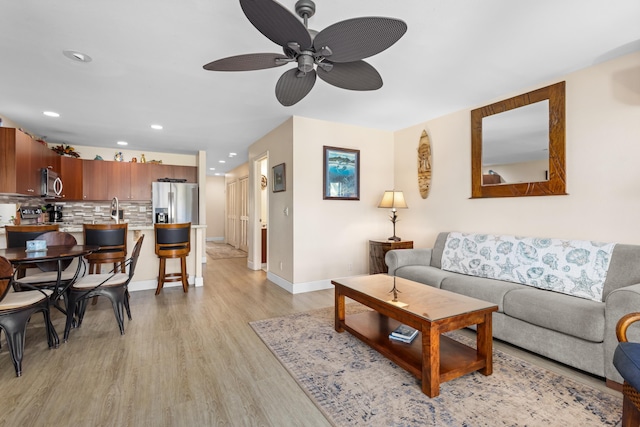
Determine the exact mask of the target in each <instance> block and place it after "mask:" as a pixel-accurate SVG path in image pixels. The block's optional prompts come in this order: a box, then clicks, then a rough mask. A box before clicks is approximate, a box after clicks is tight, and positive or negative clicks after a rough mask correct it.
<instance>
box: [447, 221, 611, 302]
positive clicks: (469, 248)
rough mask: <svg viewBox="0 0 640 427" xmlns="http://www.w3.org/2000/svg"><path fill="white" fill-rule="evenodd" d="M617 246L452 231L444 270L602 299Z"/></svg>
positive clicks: (582, 241)
mask: <svg viewBox="0 0 640 427" xmlns="http://www.w3.org/2000/svg"><path fill="white" fill-rule="evenodd" d="M614 247H615V243H600V242H592V241H588V240H562V239H548V238H535V237H519V236H507V235H491V234H467V233H458V232H451V233H449V236H448V237H447V241H446V243H445V250H444V252H443V254H442V269H443V270H448V271H453V272H456V273H462V274H468V275H471V276H478V277H487V278H491V279H498V280H507V281H510V282H515V283H522V284H524V285H529V286H534V287H536V288H541V289H548V290H553V291H556V292H562V293H565V294H568V295H573V296H575V297H579V298H585V299H590V300H593V301H602V291H603V287H604V283H605V280H606V277H607V270H608V268H609V262H610V260H611V254H612V252H613V249H614Z"/></svg>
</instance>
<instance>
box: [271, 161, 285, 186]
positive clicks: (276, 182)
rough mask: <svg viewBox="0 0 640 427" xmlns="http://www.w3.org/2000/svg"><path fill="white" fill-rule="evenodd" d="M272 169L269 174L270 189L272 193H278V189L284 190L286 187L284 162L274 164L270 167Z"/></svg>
mask: <svg viewBox="0 0 640 427" xmlns="http://www.w3.org/2000/svg"><path fill="white" fill-rule="evenodd" d="M271 170H272V171H273V173H272V176H271V182H272V187H271V190H272V191H273V192H274V193H278V192H280V191H285V190H286V189H287V185H286V182H287V179H286V178H287V177H286V175H285V173H286V172H285V167H284V163H280V164H279V165H275V166H274V167H272V168H271Z"/></svg>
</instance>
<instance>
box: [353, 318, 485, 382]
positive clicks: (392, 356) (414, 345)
mask: <svg viewBox="0 0 640 427" xmlns="http://www.w3.org/2000/svg"><path fill="white" fill-rule="evenodd" d="M398 325H400V322H399V321H397V320H395V319H392V318H390V317H386V316H384V315H382V314H380V313H378V312H376V311H367V312H364V313H359V314H352V315H347V316H346V317H345V322H344V324H343V328H344V330H346V331H348V332H349V333H351V334H352V335H354V336H355V337H357V338H358V339H360V340H361V341H363V342H365V343H366V344H367V345H369V346H371V347H372V348H374V349H375V350H377V351H378V352H380V353H381V354H382V355H384V356H385V357H386V358H387V359H389V360H392V361H393V362H394V363H396V364H397V365H398V366H400V367H402V368H403V369H405V370H407V371H408V372H410V373H411V374H412V375H414V376H416V377H417V378H418V379H422V333H418V336H417V337H416V338H415V339H414V340H413V341H412V342H411V343H410V344H407V343H403V342H399V341H393V340H392V339H390V338H389V334H390V333H391V331H393V330H394V329H395V328H397V327H398ZM485 366H486V361H485V359H484V358H482V357H480V356H479V355H478V352H477V351H476V349H475V348H471V347H469V346H467V345H465V344H462V343H460V342H458V341H455V340H453V339H451V338H449V337H446V336H443V335H440V381H439V382H441V383H442V382H445V381H450V380H452V379H454V378H458V377H460V376H462V375H465V374H468V373H470V372H474V371H477V370H480V369H482V368H484V367H485Z"/></svg>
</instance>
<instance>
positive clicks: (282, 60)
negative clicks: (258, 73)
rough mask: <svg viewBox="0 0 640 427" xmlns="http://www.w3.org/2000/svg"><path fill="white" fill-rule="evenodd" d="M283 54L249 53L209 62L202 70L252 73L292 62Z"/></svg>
mask: <svg viewBox="0 0 640 427" xmlns="http://www.w3.org/2000/svg"><path fill="white" fill-rule="evenodd" d="M290 61H291V59H290V58H287V57H286V56H285V55H283V54H281V53H248V54H246V55H237V56H229V57H228V58H222V59H218V60H217V61H213V62H209V63H208V64H206V65H204V66H203V67H202V68H204V69H205V70H209V71H251V70H264V69H266V68H274V67H279V66H281V65H284V64H286V63H287V62H290Z"/></svg>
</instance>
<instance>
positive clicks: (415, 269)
mask: <svg viewBox="0 0 640 427" xmlns="http://www.w3.org/2000/svg"><path fill="white" fill-rule="evenodd" d="M395 275H396V276H398V277H403V278H405V279H409V280H413V281H414V282H419V283H424V284H425V285H429V286H433V287H434V288H439V287H440V284H441V283H442V281H443V280H444V278H445V277H451V276H455V275H456V274H455V273H450V272H448V271H444V270H440V269H439V268H435V267H429V266H425V265H406V266H404V267H400V268H398V269H397V270H396V271H395Z"/></svg>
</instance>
